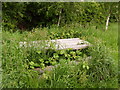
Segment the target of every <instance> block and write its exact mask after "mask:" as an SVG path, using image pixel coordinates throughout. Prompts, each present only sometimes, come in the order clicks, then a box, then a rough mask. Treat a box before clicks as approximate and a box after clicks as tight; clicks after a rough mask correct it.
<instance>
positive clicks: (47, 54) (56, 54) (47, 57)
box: [27, 49, 87, 69]
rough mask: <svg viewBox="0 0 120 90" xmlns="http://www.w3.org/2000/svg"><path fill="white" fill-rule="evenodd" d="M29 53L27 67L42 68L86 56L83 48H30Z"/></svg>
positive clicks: (79, 59)
mask: <svg viewBox="0 0 120 90" xmlns="http://www.w3.org/2000/svg"><path fill="white" fill-rule="evenodd" d="M28 53H29V55H28V57H27V59H28V60H29V62H28V65H29V68H31V69H34V68H42V69H44V68H45V67H46V66H50V65H53V66H54V65H57V64H60V63H62V62H65V63H68V62H70V61H81V60H82V58H83V57H87V54H86V52H84V50H72V49H67V50H54V49H44V50H31V51H28Z"/></svg>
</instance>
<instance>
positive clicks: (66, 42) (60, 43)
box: [19, 38, 90, 50]
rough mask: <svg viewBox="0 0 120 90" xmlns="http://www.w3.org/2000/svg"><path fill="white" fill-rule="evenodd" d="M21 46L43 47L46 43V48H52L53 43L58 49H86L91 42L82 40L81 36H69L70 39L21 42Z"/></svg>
mask: <svg viewBox="0 0 120 90" xmlns="http://www.w3.org/2000/svg"><path fill="white" fill-rule="evenodd" d="M19 44H20V47H22V46H25V47H31V46H34V47H36V46H38V47H42V44H43V45H46V47H45V49H49V48H51V45H53V46H54V47H55V48H54V49H56V50H61V49H69V48H71V49H84V48H87V47H89V46H90V43H89V42H87V41H84V40H80V39H79V38H69V39H57V40H44V41H43V40H41V41H32V42H20V43H19Z"/></svg>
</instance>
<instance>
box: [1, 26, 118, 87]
mask: <svg viewBox="0 0 120 90" xmlns="http://www.w3.org/2000/svg"><path fill="white" fill-rule="evenodd" d="M59 38H61V39H63V38H80V39H83V40H86V41H89V42H90V43H91V44H92V45H93V47H90V48H88V49H86V50H83V51H82V50H80V51H74V50H60V51H56V50H51V49H50V50H44V49H43V50H40V49H39V48H34V47H31V48H30V47H22V48H21V47H20V46H19V42H20V41H26V42H29V41H36V40H50V39H59ZM117 41H118V40H117V24H111V26H110V27H109V30H108V31H103V30H102V28H99V29H95V28H94V27H93V26H91V27H89V28H81V27H80V26H79V25H78V24H76V25H74V26H72V25H71V26H65V27H60V28H58V27H55V26H54V27H51V28H50V29H48V28H43V29H41V30H40V29H39V28H36V29H34V30H33V31H32V32H23V33H20V32H19V31H17V32H14V33H10V32H8V31H3V33H2V68H3V75H2V77H3V81H2V86H3V87H4V88H24V87H25V88H117V87H118V76H117V75H118V74H117V72H118V42H117ZM88 56H91V57H92V58H91V59H88V60H85V59H84V58H85V57H88ZM69 61H79V64H77V65H76V64H74V63H73V64H70V65H69V64H68V62H69ZM56 64H60V65H58V67H57V68H55V69H54V70H53V71H48V72H47V71H46V72H45V73H44V74H43V76H42V78H39V73H38V72H36V71H34V70H33V69H34V68H36V67H41V68H44V67H45V66H48V65H56Z"/></svg>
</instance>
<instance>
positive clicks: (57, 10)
mask: <svg viewBox="0 0 120 90" xmlns="http://www.w3.org/2000/svg"><path fill="white" fill-rule="evenodd" d="M2 9H3V13H2V14H3V26H6V27H5V28H8V30H10V29H14V28H19V29H29V30H30V29H32V28H33V27H36V26H37V27H50V26H51V25H53V24H56V25H58V26H63V25H65V24H71V23H80V24H81V25H83V26H86V25H88V24H93V23H98V24H105V22H106V19H107V16H108V14H111V17H110V22H116V21H118V10H117V9H118V3H117V2H116V3H115V2H114V3H113V2H111V3H110V2H104V3H102V2H101V3H100V2H89V3H88V2H19V3H17V2H4V3H2Z"/></svg>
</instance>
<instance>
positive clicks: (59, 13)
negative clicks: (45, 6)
mask: <svg viewBox="0 0 120 90" xmlns="http://www.w3.org/2000/svg"><path fill="white" fill-rule="evenodd" d="M61 11H62V10H60V13H59V19H58V27H59V25H60V20H61Z"/></svg>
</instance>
